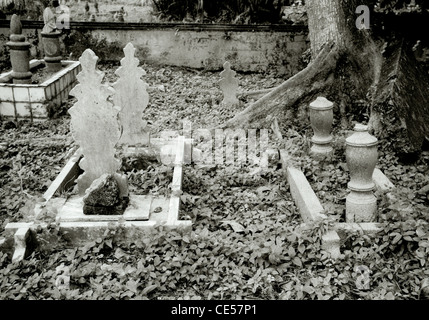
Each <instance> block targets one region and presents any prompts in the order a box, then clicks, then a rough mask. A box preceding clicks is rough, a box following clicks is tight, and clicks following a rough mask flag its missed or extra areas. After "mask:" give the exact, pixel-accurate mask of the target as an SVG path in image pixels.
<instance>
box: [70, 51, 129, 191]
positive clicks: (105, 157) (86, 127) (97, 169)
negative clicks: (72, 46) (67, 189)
mask: <svg viewBox="0 0 429 320" xmlns="http://www.w3.org/2000/svg"><path fill="white" fill-rule="evenodd" d="M97 60H98V57H97V56H96V55H95V53H94V52H93V51H92V50H91V49H86V50H85V51H84V53H83V54H82V56H81V57H80V59H79V61H80V63H81V66H82V71H81V72H80V73H79V74H78V75H77V79H78V81H79V84H78V85H77V86H76V87H74V88H73V89H72V90H71V91H70V94H71V95H73V96H75V97H76V98H77V102H76V103H75V104H74V106H73V107H72V108H70V110H69V113H70V115H71V132H72V135H73V138H74V139H75V141H76V143H77V144H78V145H79V147H80V150H81V152H82V154H83V159H82V160H81V161H80V163H79V166H80V167H81V169H83V170H84V173H83V174H82V175H81V176H80V177H79V178H78V188H79V194H81V195H83V194H84V193H85V190H86V189H87V188H89V186H91V184H92V182H93V181H94V180H95V179H98V178H99V177H101V176H102V175H103V174H105V173H110V174H116V172H117V171H118V170H119V168H120V166H121V164H120V161H119V160H118V159H116V157H115V145H116V144H117V142H118V140H119V138H120V136H121V131H120V126H119V122H118V118H117V116H118V111H119V110H118V109H117V108H115V107H114V106H113V104H112V103H111V102H109V101H108V97H109V96H110V95H112V94H113V93H114V90H113V89H112V88H111V87H109V86H107V85H105V84H101V81H102V79H103V76H104V73H103V72H101V71H99V70H97V67H96V64H97ZM118 182H119V181H118ZM120 188H121V186H120ZM123 188H125V187H124V186H122V188H121V189H122V190H123Z"/></svg>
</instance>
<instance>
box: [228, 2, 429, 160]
mask: <svg viewBox="0 0 429 320" xmlns="http://www.w3.org/2000/svg"><path fill="white" fill-rule="evenodd" d="M423 4H424V3H423ZM362 5H364V6H367V7H368V8H369V9H370V20H369V21H365V20H361V19H359V18H360V15H362V14H363V13H364V11H359V10H358V12H357V8H358V7H359V6H362ZM375 5H377V6H378V11H383V10H382V9H384V10H385V11H386V12H384V13H383V14H381V13H379V14H375V12H374V6H375ZM403 6H404V1H402V3H401V1H399V0H398V1H396V0H390V1H381V2H380V1H378V2H377V3H376V1H374V0H307V1H306V8H307V15H308V28H309V38H310V43H311V62H310V63H309V64H308V66H307V67H306V68H305V69H303V70H302V71H301V72H299V73H297V74H296V75H294V76H292V77H291V78H289V79H288V80H286V81H285V82H284V83H283V84H281V85H280V86H278V87H276V88H274V89H273V90H272V91H270V92H269V93H267V94H266V95H264V96H263V97H262V98H260V99H259V100H257V101H256V102H254V103H252V104H250V105H248V106H247V107H246V108H245V109H244V110H243V111H241V112H240V113H238V114H237V115H236V116H235V117H234V118H232V119H230V120H229V121H227V122H226V123H224V124H223V125H222V126H221V127H223V128H227V127H254V128H262V127H264V126H265V125H267V124H268V123H267V121H270V119H272V116H276V115H279V114H280V113H282V112H284V111H285V110H288V109H292V108H295V109H296V108H298V107H299V106H302V105H306V104H308V103H309V102H310V101H311V100H313V99H315V98H316V97H317V96H320V95H322V96H325V97H326V98H328V99H330V100H332V101H334V102H335V103H336V106H337V108H336V109H335V110H336V112H337V114H339V115H343V116H344V115H345V114H346V110H349V109H350V108H351V106H353V104H354V102H355V101H366V102H367V105H366V107H367V108H368V109H369V111H370V112H369V113H370V121H369V124H370V127H372V128H373V129H374V130H375V134H376V135H377V136H380V137H381V138H383V137H389V138H390V140H391V139H392V138H398V140H401V141H402V142H403V143H395V144H394V146H396V150H397V151H398V150H400V151H403V152H411V151H415V150H418V149H420V147H421V145H422V143H423V140H424V137H425V136H429V95H428V90H429V80H428V77H427V72H426V71H423V69H422V68H421V67H420V66H419V65H418V62H417V61H416V59H415V54H414V52H413V51H412V42H415V39H414V38H415V37H408V35H407V34H406V33H404V32H402V33H401V32H400V29H401V28H402V29H404V26H401V28H396V29H395V24H394V23H395V22H398V19H399V18H398V19H396V18H395V19H396V20H395V19H393V20H392V21H393V22H394V23H389V18H388V17H391V16H390V15H389V13H392V16H394V17H395V16H397V13H398V12H393V11H392V10H395V8H396V9H397V8H398V7H399V8H401V7H403ZM360 8H362V7H360ZM405 11H407V10H405ZM425 13H426V14H427V11H426V10H425V9H424V10H423V11H421V12H419V13H418V14H419V15H425ZM363 17H364V16H362V18H363ZM375 18H377V19H375ZM376 20H378V21H376ZM356 21H362V22H366V23H368V22H369V23H370V29H366V28H358V27H357V24H356ZM374 24H375V25H374ZM373 26H374V27H373ZM402 31H403V30H402ZM410 41H412V42H410ZM388 140H389V139H388Z"/></svg>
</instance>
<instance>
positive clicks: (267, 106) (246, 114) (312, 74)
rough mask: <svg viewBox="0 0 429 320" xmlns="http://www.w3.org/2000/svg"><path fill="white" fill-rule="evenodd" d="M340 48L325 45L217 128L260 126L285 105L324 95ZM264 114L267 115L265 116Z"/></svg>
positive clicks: (329, 86)
mask: <svg viewBox="0 0 429 320" xmlns="http://www.w3.org/2000/svg"><path fill="white" fill-rule="evenodd" d="M340 54H341V53H340V52H339V50H338V48H337V47H336V46H333V45H327V46H325V47H324V48H323V49H322V50H321V51H320V53H319V54H318V56H317V57H316V58H315V59H314V60H313V61H312V62H311V63H310V64H309V65H308V66H307V67H306V68H305V69H303V70H302V71H300V72H299V73H297V74H296V75H294V76H293V77H291V78H289V79H288V80H286V81H285V82H284V83H282V84H281V85H279V86H278V87H276V88H274V89H273V90H272V91H271V92H269V93H267V94H265V95H264V96H263V97H262V98H260V99H259V100H257V101H255V102H254V103H252V104H251V105H249V106H248V107H247V108H246V109H244V110H243V111H241V112H240V113H238V114H237V115H236V116H235V117H234V118H232V119H230V120H228V121H226V122H225V123H224V124H222V125H220V126H219V128H222V129H225V128H249V127H253V128H261V126H263V125H266V124H267V122H269V119H272V117H275V116H276V115H278V114H280V113H281V112H284V111H286V110H287V109H290V108H293V107H298V105H299V104H300V103H306V102H309V101H310V100H311V99H314V98H316V96H317V95H320V94H324V95H327V94H328V93H329V92H330V91H331V89H332V87H333V85H334V82H335V81H334V80H335V69H336V66H337V62H338V60H339V56H340ZM267 116H268V117H267Z"/></svg>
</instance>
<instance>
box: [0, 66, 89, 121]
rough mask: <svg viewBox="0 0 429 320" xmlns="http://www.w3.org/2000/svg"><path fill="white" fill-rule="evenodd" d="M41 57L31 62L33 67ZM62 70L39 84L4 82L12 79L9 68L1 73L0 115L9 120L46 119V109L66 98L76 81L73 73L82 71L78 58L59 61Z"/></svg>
mask: <svg viewBox="0 0 429 320" xmlns="http://www.w3.org/2000/svg"><path fill="white" fill-rule="evenodd" d="M44 63H45V62H44V61H43V60H37V59H33V60H31V61H30V69H34V68H36V67H38V66H40V65H41V64H44ZM61 64H62V66H63V69H61V70H60V71H58V72H56V73H54V74H53V75H52V76H51V77H50V78H49V79H47V80H46V81H44V82H43V83H40V84H13V83H5V82H7V81H10V80H11V74H12V70H11V71H8V72H5V73H2V74H1V75H0V80H1V83H0V116H2V117H5V118H12V119H15V120H17V119H30V120H32V121H33V120H45V119H47V118H48V116H49V110H48V109H49V108H51V107H54V108H58V107H59V106H60V105H61V103H62V102H64V101H66V100H67V99H68V97H69V92H70V90H71V89H72V88H73V87H74V86H75V84H76V81H77V80H76V76H77V74H78V73H79V72H80V70H81V65H80V62H79V61H72V60H63V61H61Z"/></svg>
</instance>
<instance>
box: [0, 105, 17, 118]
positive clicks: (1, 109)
mask: <svg viewBox="0 0 429 320" xmlns="http://www.w3.org/2000/svg"><path fill="white" fill-rule="evenodd" d="M0 113H1V115H3V116H5V117H15V104H14V103H13V102H0Z"/></svg>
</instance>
